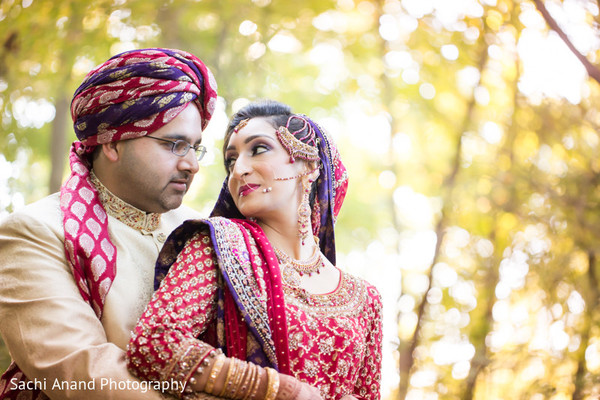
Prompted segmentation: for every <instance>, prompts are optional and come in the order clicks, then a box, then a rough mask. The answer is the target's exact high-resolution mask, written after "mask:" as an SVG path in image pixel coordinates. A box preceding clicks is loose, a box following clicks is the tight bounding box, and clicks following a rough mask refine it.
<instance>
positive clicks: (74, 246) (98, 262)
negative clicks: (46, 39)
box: [60, 48, 217, 318]
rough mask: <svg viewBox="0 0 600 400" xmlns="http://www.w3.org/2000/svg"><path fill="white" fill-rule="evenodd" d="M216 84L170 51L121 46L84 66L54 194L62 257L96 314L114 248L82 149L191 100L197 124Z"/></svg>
mask: <svg viewBox="0 0 600 400" xmlns="http://www.w3.org/2000/svg"><path fill="white" fill-rule="evenodd" d="M216 90H217V85H216V82H215V79H214V77H213V75H212V73H211V72H210V71H209V69H208V68H207V67H206V66H205V65H204V63H202V61H200V60H199V59H198V58H197V57H195V56H194V55H192V54H190V53H187V52H184V51H181V50H171V49H158V48H156V49H143V50H133V51H127V52H124V53H121V54H117V55H116V56H114V57H112V58H110V59H109V60H108V61H106V62H105V63H103V64H101V65H100V66H98V67H96V68H95V69H93V70H92V71H90V72H89V73H88V74H87V76H86V77H85V79H84V81H83V83H82V84H81V85H80V86H79V88H78V89H77V90H76V92H75V94H74V96H73V100H72V102H71V117H72V118H73V124H74V128H75V134H76V135H77V138H78V139H79V141H76V142H74V143H73V145H72V147H71V152H70V155H69V163H70V166H71V175H70V177H69V179H67V181H66V182H65V184H64V185H63V186H62V187H61V191H60V207H61V210H62V212H63V226H64V232H65V242H64V247H65V255H66V259H67V262H68V263H69V264H70V266H71V270H72V272H73V276H74V278H75V282H76V283H77V286H78V288H79V292H80V293H81V296H82V297H83V298H84V300H85V301H87V302H88V303H89V304H90V305H91V306H92V308H93V309H94V311H95V312H96V315H97V316H98V318H100V317H101V316H102V310H103V307H104V300H105V297H106V294H107V293H108V291H109V289H110V287H111V285H112V282H113V280H114V277H115V275H116V260H117V249H116V247H115V246H114V244H113V243H112V241H111V238H110V237H109V234H108V217H107V215H106V210H105V209H104V207H103V206H102V204H101V202H100V199H99V196H98V191H97V190H96V188H95V186H94V185H93V184H92V183H91V181H90V171H91V163H90V160H89V154H90V153H91V152H92V151H93V149H94V148H95V147H96V146H97V145H101V144H104V143H110V142H114V141H117V140H125V139H133V138H138V137H142V136H145V135H147V134H149V133H152V132H154V131H155V130H157V129H159V128H160V127H162V126H164V125H166V124H168V123H169V122H170V121H172V120H173V119H174V118H175V117H177V115H178V114H179V113H180V112H181V111H183V109H185V107H187V106H188V104H189V103H190V102H192V103H194V104H195V105H196V106H197V108H198V110H199V112H200V115H201V117H202V126H201V128H202V129H204V128H205V127H206V125H207V124H208V122H209V120H210V118H211V116H212V114H213V112H214V109H215V104H216V99H217V92H216Z"/></svg>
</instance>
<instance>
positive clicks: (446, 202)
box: [398, 35, 488, 400]
mask: <svg viewBox="0 0 600 400" xmlns="http://www.w3.org/2000/svg"><path fill="white" fill-rule="evenodd" d="M484 37H485V35H481V36H480V47H481V49H480V51H479V59H478V60H477V64H478V69H479V71H480V72H481V71H483V70H484V68H485V65H486V62H487V59H488V51H487V45H486V44H485V41H484ZM480 75H482V74H480ZM475 106H476V101H475V97H474V95H471V97H470V99H469V101H468V104H467V107H466V112H465V114H464V117H463V119H462V121H461V123H460V125H459V129H458V131H457V132H456V141H455V143H454V149H455V150H454V158H453V160H452V165H451V170H450V172H449V173H448V175H447V176H446V178H445V179H444V182H443V183H442V187H441V188H440V193H441V194H442V195H441V197H442V201H443V206H442V210H441V216H440V219H439V220H438V223H437V225H436V228H435V235H436V237H437V241H436V245H435V251H434V255H433V260H432V261H431V265H430V266H429V270H428V273H427V279H428V287H427V290H426V291H425V293H424V294H423V297H422V298H421V301H420V302H419V304H418V311H417V324H416V327H415V330H414V332H413V335H412V338H411V339H410V341H409V343H407V344H406V345H401V346H400V352H401V353H400V386H399V390H398V398H399V399H400V400H404V399H405V398H406V395H407V393H408V388H409V386H410V385H409V382H410V376H411V373H412V369H413V366H414V363H415V360H414V352H415V349H416V348H417V345H418V344H419V340H420V334H421V329H422V327H423V324H424V318H425V312H426V308H427V304H428V302H427V294H428V293H429V291H430V290H431V287H432V281H433V267H434V266H435V264H437V262H438V260H439V258H440V250H441V246H442V242H443V240H444V234H445V231H446V229H447V228H448V227H449V226H450V224H451V222H450V219H451V215H452V210H451V208H452V205H453V196H454V189H455V186H456V180H457V177H458V175H459V172H460V165H461V155H462V142H463V135H464V133H465V132H466V131H468V130H469V128H470V127H471V125H472V121H474V113H475Z"/></svg>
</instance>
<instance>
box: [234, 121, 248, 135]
mask: <svg viewBox="0 0 600 400" xmlns="http://www.w3.org/2000/svg"><path fill="white" fill-rule="evenodd" d="M248 121H250V118H246V119H243V120H241V121H240V123H239V124H237V125H236V126H235V128H233V133H238V132H239V131H240V130H242V128H243V127H245V126H246V125H248Z"/></svg>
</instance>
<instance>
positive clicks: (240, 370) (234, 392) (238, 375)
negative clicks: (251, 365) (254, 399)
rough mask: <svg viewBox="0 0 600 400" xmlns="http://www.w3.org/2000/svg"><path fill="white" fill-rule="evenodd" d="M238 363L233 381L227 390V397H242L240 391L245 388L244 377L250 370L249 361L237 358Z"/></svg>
mask: <svg viewBox="0 0 600 400" xmlns="http://www.w3.org/2000/svg"><path fill="white" fill-rule="evenodd" d="M235 361H236V364H237V370H236V371H235V375H234V376H233V378H232V379H233V383H232V385H231V387H230V388H229V391H228V392H227V397H228V398H230V399H238V398H240V397H238V396H239V394H238V392H239V391H240V390H242V389H243V384H244V377H245V376H246V373H247V370H248V363H247V362H245V361H241V360H238V359H237V358H236V359H235Z"/></svg>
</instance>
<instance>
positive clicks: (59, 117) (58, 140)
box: [48, 89, 69, 193]
mask: <svg viewBox="0 0 600 400" xmlns="http://www.w3.org/2000/svg"><path fill="white" fill-rule="evenodd" d="M59 90H60V93H59V94H58V97H57V99H56V103H55V104H54V107H55V108H56V116H55V117H54V122H53V123H52V131H51V134H50V165H51V168H50V182H49V184H48V188H49V191H50V193H54V192H56V191H58V190H59V189H60V186H61V184H62V178H63V172H64V166H65V161H66V160H67V154H68V149H69V148H68V146H67V115H69V100H68V99H67V95H66V94H65V93H64V91H63V90H62V89H59Z"/></svg>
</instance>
